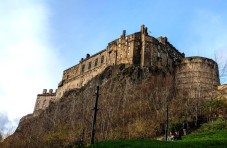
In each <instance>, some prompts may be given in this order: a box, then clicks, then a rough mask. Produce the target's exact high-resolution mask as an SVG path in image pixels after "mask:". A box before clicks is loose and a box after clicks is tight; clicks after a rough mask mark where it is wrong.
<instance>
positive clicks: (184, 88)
mask: <svg viewBox="0 0 227 148" xmlns="http://www.w3.org/2000/svg"><path fill="white" fill-rule="evenodd" d="M175 67H176V68H175V70H176V73H175V77H176V88H177V90H178V92H179V93H180V92H183V93H187V95H189V97H190V98H196V97H197V96H196V95H200V94H201V95H202V94H204V95H205V94H208V93H209V92H210V91H212V90H214V89H216V88H217V86H218V85H220V80H219V73H218V65H217V63H216V62H215V61H213V60H211V59H208V58H203V57H187V58H184V59H182V60H181V61H178V62H177V63H176V66H175ZM189 92H190V94H188V93H189ZM198 92H200V94H198ZM203 97H205V96H203Z"/></svg>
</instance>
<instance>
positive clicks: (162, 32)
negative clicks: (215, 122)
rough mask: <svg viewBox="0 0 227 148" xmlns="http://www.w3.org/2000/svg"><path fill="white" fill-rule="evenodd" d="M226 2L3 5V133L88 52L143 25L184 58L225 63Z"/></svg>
mask: <svg viewBox="0 0 227 148" xmlns="http://www.w3.org/2000/svg"><path fill="white" fill-rule="evenodd" d="M226 8H227V2H226V1H225V0H199V1H198V0H190V1H188V0H171V1H169V0H141V1H138V0H115V1H113V0H96V1H91V0H66V1H60V0H58V1H57V0H0V68H1V72H0V130H1V131H3V130H4V129H5V130H7V128H12V127H15V126H16V125H17V123H18V121H19V119H20V118H21V117H22V116H24V115H26V114H29V113H32V112H33V108H34V104H35V100H36V96H37V94H38V93H41V92H42V89H44V88H47V89H49V88H53V89H56V88H57V84H58V82H59V81H60V80H61V76H62V71H63V70H64V69H67V68H69V67H71V66H73V65H75V64H77V63H78V62H79V60H80V58H82V57H85V55H86V53H90V54H94V53H96V52H98V51H100V50H102V49H105V47H106V46H107V43H108V42H110V41H112V40H114V39H115V38H118V37H119V36H120V35H121V33H122V30H126V31H127V34H131V33H134V32H137V31H139V29H140V26H141V25H142V24H145V26H147V27H148V29H149V31H150V35H152V36H154V37H159V36H167V37H168V39H169V41H170V42H171V43H172V44H173V45H174V46H175V47H176V48H177V49H178V50H179V51H181V52H184V53H185V54H186V56H204V57H208V58H214V54H215V53H216V54H217V55H218V56H219V57H220V59H222V61H224V60H225V59H227V58H226V57H227V27H226V26H227V9H226Z"/></svg>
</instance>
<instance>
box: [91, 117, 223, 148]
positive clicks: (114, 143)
mask: <svg viewBox="0 0 227 148" xmlns="http://www.w3.org/2000/svg"><path fill="white" fill-rule="evenodd" d="M119 147H123V148H148V147H149V148H150V147H158V148H162V147H188V148H198V147H207V148H210V147H215V148H216V147H220V148H227V122H226V120H223V119H220V120H219V119H218V120H216V121H214V122H208V123H205V124H203V125H202V126H201V127H200V129H199V130H197V132H195V133H192V134H190V135H186V136H183V137H182V140H178V141H157V140H150V139H129V140H111V141H104V142H99V143H96V144H95V145H91V146H90V148H119Z"/></svg>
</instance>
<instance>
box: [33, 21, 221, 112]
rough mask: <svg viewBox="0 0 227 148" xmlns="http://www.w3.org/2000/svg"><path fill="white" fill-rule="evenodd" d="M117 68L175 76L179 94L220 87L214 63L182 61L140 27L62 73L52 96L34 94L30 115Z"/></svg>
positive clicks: (163, 39) (173, 50) (161, 39)
mask: <svg viewBox="0 0 227 148" xmlns="http://www.w3.org/2000/svg"><path fill="white" fill-rule="evenodd" d="M119 64H128V65H137V66H140V67H157V68H159V69H162V70H163V71H170V72H171V73H172V74H175V78H176V85H177V89H179V90H180V89H182V88H187V87H189V83H193V84H194V85H195V87H196V86H197V85H198V84H200V85H201V86H202V87H203V86H204V87H210V88H211V87H217V86H218V85H219V83H220V82H219V76H218V65H217V63H216V62H214V61H213V60H211V59H207V58H202V57H188V58H185V55H184V53H181V52H179V51H178V50H177V49H176V48H175V47H174V46H173V45H172V44H171V43H169V41H168V39H167V37H159V38H154V37H152V36H150V35H149V34H148V29H147V27H145V26H144V25H142V26H141V29H140V31H139V32H136V33H133V34H130V35H126V31H125V30H124V31H123V33H122V35H121V36H120V37H119V38H117V39H115V40H113V41H112V42H110V43H108V45H107V47H106V48H105V49H104V50H102V51H100V52H98V53H96V54H94V55H92V56H90V55H89V54H87V55H86V57H85V58H82V59H81V60H80V63H79V64H77V65H75V66H73V67H70V68H69V69H66V70H65V71H64V72H63V76H62V80H61V81H60V83H59V84H58V89H57V90H56V92H53V90H52V89H50V90H49V92H47V90H46V89H44V90H43V93H42V94H38V96H37V100H36V104H35V108H34V111H36V110H39V109H45V108H46V107H47V106H48V105H49V102H50V100H52V101H56V100H59V99H60V98H61V97H62V96H63V94H64V92H66V91H68V90H70V89H73V88H80V87H82V86H84V85H85V84H86V83H87V82H88V81H89V80H91V79H92V78H93V77H94V76H96V75H98V74H100V73H101V72H103V71H104V69H105V68H106V67H108V66H114V65H119Z"/></svg>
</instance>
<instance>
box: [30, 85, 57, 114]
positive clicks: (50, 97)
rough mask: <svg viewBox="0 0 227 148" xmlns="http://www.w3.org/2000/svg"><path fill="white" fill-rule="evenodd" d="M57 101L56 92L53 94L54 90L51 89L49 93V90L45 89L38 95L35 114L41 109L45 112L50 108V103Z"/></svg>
mask: <svg viewBox="0 0 227 148" xmlns="http://www.w3.org/2000/svg"><path fill="white" fill-rule="evenodd" d="M55 100H56V92H53V89H49V92H47V89H43V93H42V94H38V95H37V99H36V103H35V108H34V112H35V111H37V110H40V109H41V110H44V109H45V108H47V107H48V106H49V102H50V101H55Z"/></svg>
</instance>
